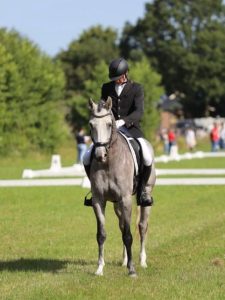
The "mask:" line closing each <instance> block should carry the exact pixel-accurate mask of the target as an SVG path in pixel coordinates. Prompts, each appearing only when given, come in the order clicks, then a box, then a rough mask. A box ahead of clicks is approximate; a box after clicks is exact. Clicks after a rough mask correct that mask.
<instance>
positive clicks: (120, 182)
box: [89, 97, 156, 277]
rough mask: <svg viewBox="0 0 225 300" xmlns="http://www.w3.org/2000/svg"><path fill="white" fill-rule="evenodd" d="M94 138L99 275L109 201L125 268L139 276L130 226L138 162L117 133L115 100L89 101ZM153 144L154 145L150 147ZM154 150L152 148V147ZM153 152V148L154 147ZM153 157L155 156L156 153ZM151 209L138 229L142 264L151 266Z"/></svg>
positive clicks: (93, 187)
mask: <svg viewBox="0 0 225 300" xmlns="http://www.w3.org/2000/svg"><path fill="white" fill-rule="evenodd" d="M89 109H90V119H89V126H90V135H91V138H92V141H93V150H92V151H93V155H92V156H93V159H92V160H91V165H90V174H89V179H90V182H91V192H92V206H93V210H94V213H95V216H96V221H97V236H96V237H97V243H98V268H97V271H96V272H95V274H96V275H103V268H104V265H105V262H104V242H105V240H106V232H105V208H106V202H107V201H111V202H113V206H114V211H115V214H116V215H117V217H118V219H119V227H120V230H121V233H122V240H123V263H122V265H123V266H127V268H128V275H129V276H131V277H136V276H137V274H136V270H135V267H134V263H133V259H132V242H133V237H132V234H131V229H130V223H131V213H132V194H133V180H134V172H135V167H134V159H133V157H132V154H131V151H130V149H129V146H128V144H127V141H126V140H125V139H124V137H123V136H122V135H121V134H120V133H119V132H118V131H117V128H116V123H115V119H114V116H113V113H112V110H111V109H112V99H111V98H110V97H108V99H107V100H106V101H104V100H100V101H99V103H98V104H96V103H95V102H94V101H93V100H92V99H89ZM149 145H150V144H149ZM150 147H151V145H150ZM151 149H152V148H151ZM151 151H152V155H154V153H153V150H151ZM155 178H156V176H155V167H154V160H153V165H152V171H151V175H150V179H149V181H148V184H147V187H146V189H147V191H148V193H149V195H151V193H152V190H153V187H154V185H155ZM150 210H151V207H150V206H148V207H140V216H139V220H138V229H139V234H140V264H141V266H142V267H143V268H146V267H147V263H146V251H145V238H146V233H147V229H148V219H149V215H150Z"/></svg>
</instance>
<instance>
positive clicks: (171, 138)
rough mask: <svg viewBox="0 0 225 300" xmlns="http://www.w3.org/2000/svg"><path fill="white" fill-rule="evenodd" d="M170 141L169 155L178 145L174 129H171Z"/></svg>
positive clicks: (169, 133)
mask: <svg viewBox="0 0 225 300" xmlns="http://www.w3.org/2000/svg"><path fill="white" fill-rule="evenodd" d="M168 140H169V153H171V148H172V146H174V145H176V135H175V132H174V130H172V128H170V129H169V132H168Z"/></svg>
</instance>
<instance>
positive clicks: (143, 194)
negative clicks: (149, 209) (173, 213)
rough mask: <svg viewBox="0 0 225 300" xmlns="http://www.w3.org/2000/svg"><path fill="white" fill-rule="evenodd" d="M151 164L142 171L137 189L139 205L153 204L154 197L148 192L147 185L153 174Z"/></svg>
mask: <svg viewBox="0 0 225 300" xmlns="http://www.w3.org/2000/svg"><path fill="white" fill-rule="evenodd" d="M151 169H152V167H151V166H144V167H143V170H142V173H141V179H140V181H141V182H140V184H139V188H138V190H137V205H140V206H143V207H145V206H152V205H153V198H152V197H151V196H150V195H149V193H147V190H146V186H147V183H148V180H149V177H150V174H151Z"/></svg>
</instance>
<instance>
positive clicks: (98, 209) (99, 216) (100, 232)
mask: <svg viewBox="0 0 225 300" xmlns="http://www.w3.org/2000/svg"><path fill="white" fill-rule="evenodd" d="M93 209H94V212H95V216H96V220H97V242H98V269H97V271H96V272H95V274H96V275H103V268H104V266H105V261H104V242H105V239H106V233H105V205H103V204H102V205H101V204H100V203H99V202H95V201H93Z"/></svg>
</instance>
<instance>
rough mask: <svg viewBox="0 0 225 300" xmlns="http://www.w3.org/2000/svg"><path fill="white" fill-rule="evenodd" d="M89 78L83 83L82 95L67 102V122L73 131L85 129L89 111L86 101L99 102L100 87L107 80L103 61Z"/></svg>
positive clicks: (105, 65)
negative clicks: (68, 109)
mask: <svg viewBox="0 0 225 300" xmlns="http://www.w3.org/2000/svg"><path fill="white" fill-rule="evenodd" d="M91 78H93V79H88V80H86V81H85V82H84V88H85V90H84V91H83V93H82V94H76V95H74V96H73V97H72V98H71V99H70V100H69V107H70V112H69V113H68V115H67V120H68V121H69V124H70V125H71V126H72V128H73V130H76V129H77V128H78V127H86V128H87V124H88V117H89V110H88V99H90V98H92V99H93V100H94V101H99V100H100V97H101V87H102V84H103V83H104V82H106V81H107V80H108V66H107V64H106V63H105V62H104V61H101V62H100V63H99V64H97V65H96V66H95V67H94V68H93V70H92V73H91Z"/></svg>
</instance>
